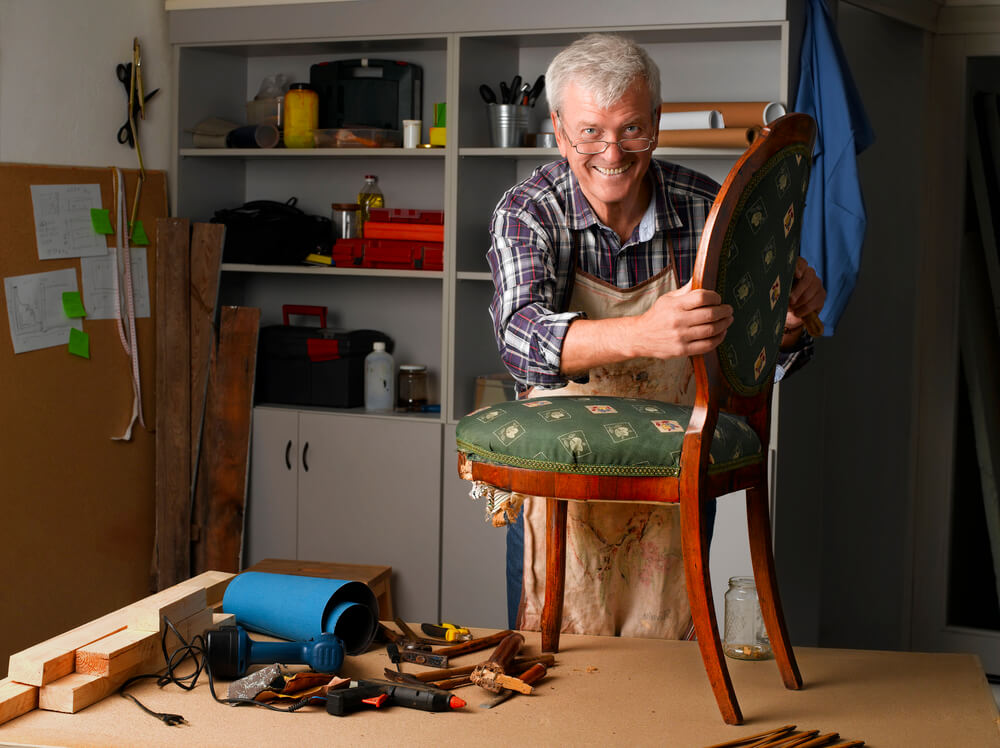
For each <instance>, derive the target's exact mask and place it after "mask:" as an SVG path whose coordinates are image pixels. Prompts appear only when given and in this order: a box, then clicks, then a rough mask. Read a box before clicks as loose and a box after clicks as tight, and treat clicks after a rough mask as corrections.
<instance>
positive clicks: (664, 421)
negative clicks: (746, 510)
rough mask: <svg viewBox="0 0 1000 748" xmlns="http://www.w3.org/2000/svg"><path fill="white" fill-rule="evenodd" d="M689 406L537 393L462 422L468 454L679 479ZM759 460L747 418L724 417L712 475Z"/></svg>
mask: <svg viewBox="0 0 1000 748" xmlns="http://www.w3.org/2000/svg"><path fill="white" fill-rule="evenodd" d="M690 418H691V408H690V407H688V406H684V405H674V404H672V403H664V402H660V401H659V400H640V399H636V398H628V397H598V396H579V397H578V396H572V397H551V398H545V397H538V398H531V399H528V400H514V401H511V402H505V403H499V404H497V405H491V406H489V407H486V408H480V409H479V410H477V411H475V412H473V413H470V414H469V415H467V416H465V417H464V418H463V419H462V420H461V421H459V423H458V432H457V435H456V438H457V442H458V448H459V450H460V451H462V452H465V453H466V454H467V455H468V456H469V458H470V459H473V460H481V461H484V462H491V463H495V464H500V465H509V466H512V467H519V468H527V469H530V470H550V471H554V472H562V473H579V474H584V475H617V476H632V477H638V476H677V475H679V474H680V456H681V444H682V442H683V440H684V432H685V431H686V429H687V425H688V421H689V420H690ZM760 459H761V445H760V440H759V439H758V438H757V435H756V434H755V433H754V431H753V429H751V428H750V427H749V426H748V425H747V424H746V422H745V421H743V419H741V418H738V417H736V416H731V415H728V414H726V413H720V414H719V422H718V425H717V426H716V428H715V436H714V438H713V439H712V448H711V454H710V461H711V465H710V466H709V472H722V471H726V470H732V469H734V468H737V467H740V466H742V465H747V464H751V463H754V462H758V461H759V460H760Z"/></svg>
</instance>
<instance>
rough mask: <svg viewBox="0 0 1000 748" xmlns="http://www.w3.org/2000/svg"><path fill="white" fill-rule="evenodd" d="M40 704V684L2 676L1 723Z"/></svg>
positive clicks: (0, 692)
mask: <svg viewBox="0 0 1000 748" xmlns="http://www.w3.org/2000/svg"><path fill="white" fill-rule="evenodd" d="M37 706H38V686H29V685H25V684H24V683H17V682H15V681H12V680H11V679H10V678H0V725H2V724H3V723H4V722H7V721H9V720H12V719H14V717H20V716H21V715H22V714H27V713H28V712H30V711H31V710H32V709H34V708H35V707H37Z"/></svg>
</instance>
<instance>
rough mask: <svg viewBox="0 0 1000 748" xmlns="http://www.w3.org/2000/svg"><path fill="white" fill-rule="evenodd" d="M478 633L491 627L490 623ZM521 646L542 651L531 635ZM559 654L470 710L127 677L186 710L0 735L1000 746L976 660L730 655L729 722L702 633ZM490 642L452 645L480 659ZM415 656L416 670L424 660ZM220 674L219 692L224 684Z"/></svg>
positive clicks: (461, 661)
mask: <svg viewBox="0 0 1000 748" xmlns="http://www.w3.org/2000/svg"><path fill="white" fill-rule="evenodd" d="M477 633H479V634H483V633H488V632H485V631H479V632H477ZM526 639H527V644H526V646H525V648H524V650H523V652H522V654H526V655H527V654H538V653H540V651H541V649H540V637H539V635H538V634H537V633H527V634H526ZM561 646H562V651H561V652H560V653H559V654H557V655H556V665H555V666H554V667H553V668H551V669H550V670H549V674H548V676H547V677H546V678H545V679H544V680H543V681H542V682H541V683H540V684H539V685H538V686H537V688H536V691H535V693H534V694H532V695H530V696H520V695H519V696H516V697H515V698H513V699H511V700H510V701H508V702H506V703H504V704H501V705H500V706H498V707H496V708H494V709H489V710H486V709H480V708H479V704H480V703H481V702H483V701H485V698H484V697H485V696H486V695H487V694H486V692H485V691H483V690H482V689H480V688H479V687H477V686H469V687H466V688H462V689H459V690H457V691H456V692H455V693H456V694H458V695H459V696H461V697H462V698H463V699H465V700H466V701H467V702H468V706H467V707H466V708H465V709H462V710H458V711H454V712H448V713H429V712H421V711H417V710H413V709H406V708H402V707H393V708H390V709H385V710H379V711H370V712H364V713H357V714H353V715H350V716H347V717H333V716H330V715H328V714H326V712H325V711H323V710H321V709H320V708H315V707H309V708H306V709H303V710H301V711H299V712H296V713H292V714H277V713H274V712H271V711H268V710H265V709H257V708H253V707H231V706H223V705H221V704H217V703H215V702H214V701H213V700H212V697H211V694H210V693H209V689H208V682H207V679H206V678H204V676H203V677H202V678H201V680H200V681H199V684H198V687H197V688H196V689H195V690H194V691H192V692H187V691H182V690H181V689H179V688H177V687H176V686H173V685H168V686H166V687H165V688H163V689H158V688H157V687H156V686H155V684H153V683H152V682H149V683H143V684H141V685H137V686H134V687H133V688H132V689H130V690H131V692H132V693H134V694H135V695H136V696H137V697H139V698H140V699H141V700H142V701H143V702H144V703H145V704H146V705H147V706H148V707H150V708H151V709H154V710H156V711H160V712H172V713H177V714H182V715H183V716H184V717H185V718H186V719H187V721H188V723H189V724H188V725H186V726H179V727H167V726H165V725H164V724H163V723H161V722H159V721H158V720H155V719H154V718H152V717H150V716H148V715H146V714H144V713H143V712H142V711H140V710H139V708H138V707H136V706H135V705H134V704H133V703H131V702H130V701H128V700H126V699H123V698H121V697H120V696H117V695H113V696H111V697H108V698H106V699H104V700H103V701H100V702H98V703H97V704H94V705H93V706H91V707H88V708H87V709H84V710H83V711H80V712H78V713H76V714H62V713H57V712H48V711H42V710H37V709H36V710H34V711H32V712H29V713H28V714H25V715H24V716H21V717H18V718H16V719H14V720H12V721H10V722H8V723H6V724H4V725H2V726H0V746H7V745H25V744H27V745H44V746H102V747H103V748H113V747H116V746H122V747H125V746H127V747H128V748H133V747H134V746H185V747H186V746H193V745H197V746H202V747H207V746H213V747H214V746H232V748H252V747H253V746H265V745H266V746H275V745H301V746H319V745H398V744H402V745H406V746H434V747H435V748H441V747H442V746H452V745H454V746H467V745H476V744H483V745H489V746H508V745H509V746H515V745H516V746H534V745H546V746H551V745H572V746H587V745H629V746H646V745H649V746H691V747H692V748H694V747H697V746H706V745H709V744H712V743H717V742H721V741H726V740H733V739H735V738H738V737H740V736H744V735H750V734H753V733H757V732H762V731H764V730H767V729H770V728H774V727H779V726H781V725H785V724H796V725H798V726H799V728H800V729H810V730H811V729H818V730H820V732H821V733H826V732H834V731H836V732H839V733H840V735H841V737H842V738H843V739H863V740H865V741H866V745H869V746H873V747H875V748H880V747H881V748H886V747H888V746H978V747H983V746H1000V732H998V722H997V708H996V705H995V703H994V701H993V697H992V693H991V691H990V688H989V686H988V684H987V682H986V679H985V677H984V675H983V671H982V668H981V667H980V664H979V660H978V659H977V658H976V657H975V656H973V655H967V654H921V653H910V652H876V651H856V650H835V649H812V648H797V649H796V654H797V656H798V661H799V667H800V669H801V671H802V677H803V680H804V683H805V685H804V688H803V690H801V691H787V690H785V688H784V687H783V686H782V683H781V679H780V677H779V675H778V669H777V666H776V665H775V663H774V661H773V660H767V661H753V662H751V661H735V660H729V667H730V671H731V672H732V678H733V682H734V685H735V688H736V694H737V696H738V698H739V700H740V705H741V707H742V709H743V715H744V717H745V719H746V723H745V724H744V725H742V726H740V727H731V726H728V725H725V724H723V722H722V719H721V717H720V716H719V712H718V709H717V708H716V704H715V699H714V698H713V697H712V692H711V690H710V688H709V684H708V679H707V678H706V676H705V671H704V668H703V667H702V663H701V656H700V654H699V651H698V645H697V644H696V643H694V642H677V641H664V640H656V639H622V638H609V637H591V636H570V635H565V634H564V635H563V636H562V640H561ZM484 659H486V654H484V653H473V654H469V655H465V656H463V657H461V658H456V659H455V661H454V662H453V666H454V665H467V664H475V663H477V662H481V661H482V660H484ZM387 665H389V660H388V658H387V656H386V653H385V650H384V649H373V650H372V651H370V652H368V653H367V654H365V655H363V656H361V657H348V658H347V659H346V661H345V664H344V667H343V672H342V673H341V674H342V675H345V676H348V677H380V676H381V673H382V669H383V668H384V667H385V666H387ZM405 668H406V669H408V670H411V671H414V672H416V671H419V670H420V668H419V667H418V666H415V665H406V666H405ZM225 688H226V684H222V687H221V689H217V690H219V691H220V695H224V693H225Z"/></svg>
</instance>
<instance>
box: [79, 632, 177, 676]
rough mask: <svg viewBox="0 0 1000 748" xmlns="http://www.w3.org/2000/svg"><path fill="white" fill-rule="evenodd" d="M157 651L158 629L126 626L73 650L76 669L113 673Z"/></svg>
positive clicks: (121, 671)
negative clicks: (128, 627) (136, 628)
mask: <svg viewBox="0 0 1000 748" xmlns="http://www.w3.org/2000/svg"><path fill="white" fill-rule="evenodd" d="M154 652H160V634H159V632H158V631H135V630H132V629H125V630H124V631H119V632H118V633H117V634H112V635H111V636H108V637H105V638H104V639H99V640H98V641H96V642H94V643H93V644H88V645H87V646H86V647H81V648H80V649H78V650H76V666H75V669H76V672H78V673H83V674H84V675H100V676H105V677H108V676H116V675H120V674H121V673H123V672H125V671H126V670H129V669H130V668H132V667H134V666H135V665H136V664H137V663H140V662H145V661H146V660H148V659H149V658H150V657H151V656H152V655H153V653H154Z"/></svg>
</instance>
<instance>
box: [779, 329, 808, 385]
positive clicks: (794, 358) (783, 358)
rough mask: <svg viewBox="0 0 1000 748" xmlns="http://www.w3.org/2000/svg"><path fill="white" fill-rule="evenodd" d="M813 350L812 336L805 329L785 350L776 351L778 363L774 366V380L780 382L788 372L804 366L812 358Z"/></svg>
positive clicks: (792, 372) (790, 372) (791, 372)
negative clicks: (793, 343)
mask: <svg viewBox="0 0 1000 748" xmlns="http://www.w3.org/2000/svg"><path fill="white" fill-rule="evenodd" d="M813 352H814V345H813V337H812V335H810V334H809V333H807V332H806V331H805V330H803V331H802V334H801V335H800V336H799V339H798V340H797V341H795V345H793V346H792V347H791V348H790V349H788V350H787V351H779V352H778V365H777V366H775V367H774V381H775V382H780V381H781V380H782V379H784V378H785V377H787V376H789V375H790V374H794V373H795V372H796V371H798V370H799V369H801V368H802V367H803V366H805V365H806V364H807V363H809V361H811V360H812V357H813Z"/></svg>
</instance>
